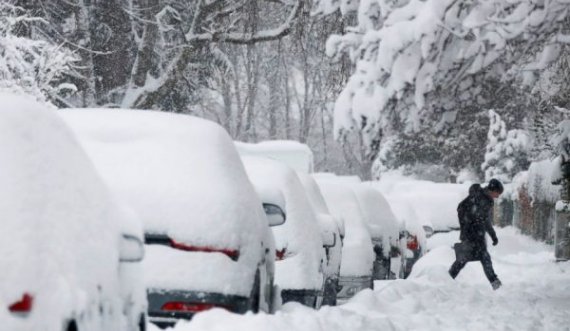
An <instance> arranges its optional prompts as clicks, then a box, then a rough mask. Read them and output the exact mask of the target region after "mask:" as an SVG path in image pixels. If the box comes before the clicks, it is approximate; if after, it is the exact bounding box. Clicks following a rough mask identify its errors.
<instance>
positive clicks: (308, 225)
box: [242, 156, 324, 308]
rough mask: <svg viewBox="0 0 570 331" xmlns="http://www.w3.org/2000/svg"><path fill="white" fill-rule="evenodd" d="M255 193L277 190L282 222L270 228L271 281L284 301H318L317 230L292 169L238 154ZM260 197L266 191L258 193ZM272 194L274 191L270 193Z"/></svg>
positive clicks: (319, 257) (320, 287)
mask: <svg viewBox="0 0 570 331" xmlns="http://www.w3.org/2000/svg"><path fill="white" fill-rule="evenodd" d="M242 159H243V163H244V165H245V168H246V170H247V173H248V175H249V178H250V180H251V182H252V183H253V184H254V186H255V187H256V189H257V191H258V192H275V191H278V192H281V194H282V196H283V197H284V198H285V214H286V218H287V220H286V222H285V223H284V224H283V225H280V226H275V227H273V228H272V230H273V234H274V236H275V247H276V257H275V258H276V263H275V266H276V276H275V282H276V284H277V285H278V286H279V287H280V289H281V298H282V301H283V302H284V303H286V302H290V301H296V302H300V303H302V304H304V305H306V306H309V307H315V308H318V307H320V305H321V304H322V299H323V286H324V276H323V270H322V264H321V260H322V259H323V254H322V246H323V242H322V239H321V232H320V228H319V223H318V221H317V217H316V215H315V214H314V212H313V210H312V208H311V205H310V203H309V200H308V198H307V195H306V193H305V191H304V189H303V186H302V185H301V183H300V181H299V178H298V177H297V175H296V174H295V172H294V171H293V170H292V169H291V168H289V167H287V166H286V165H284V164H283V163H280V162H277V161H274V160H271V159H267V158H264V157H247V156H245V157H242ZM260 195H261V196H262V198H263V197H265V196H266V195H267V193H261V194H260ZM272 195H273V196H274V195H275V194H272Z"/></svg>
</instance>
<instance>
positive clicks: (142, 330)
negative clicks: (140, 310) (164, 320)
mask: <svg viewBox="0 0 570 331" xmlns="http://www.w3.org/2000/svg"><path fill="white" fill-rule="evenodd" d="M139 331H146V318H145V317H144V314H141V317H140V318H139Z"/></svg>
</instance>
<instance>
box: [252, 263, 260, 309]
mask: <svg viewBox="0 0 570 331" xmlns="http://www.w3.org/2000/svg"><path fill="white" fill-rule="evenodd" d="M260 278H261V277H260V275H259V269H258V270H257V272H256V273H255V280H254V281H253V288H252V289H251V295H250V297H249V302H250V304H249V310H251V311H252V312H254V313H257V312H259V305H260V303H261V298H260V297H259V296H260V295H261V291H260V288H259V286H260Z"/></svg>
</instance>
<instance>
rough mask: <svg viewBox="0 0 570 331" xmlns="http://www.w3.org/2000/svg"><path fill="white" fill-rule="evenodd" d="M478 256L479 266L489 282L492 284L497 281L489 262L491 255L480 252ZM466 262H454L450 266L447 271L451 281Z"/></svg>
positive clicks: (485, 251)
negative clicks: (481, 266) (480, 265)
mask: <svg viewBox="0 0 570 331" xmlns="http://www.w3.org/2000/svg"><path fill="white" fill-rule="evenodd" d="M480 254H481V255H480V257H481V259H480V261H481V264H482V265H483V271H484V272H485V276H487V279H488V280H489V282H491V283H492V282H494V281H495V280H497V275H496V274H495V270H493V262H491V255H489V252H487V250H484V251H482V252H481V253H480ZM467 262H468V261H463V260H455V262H454V263H453V265H451V269H449V274H450V275H451V277H453V279H455V277H457V275H458V274H459V272H460V271H461V269H463V267H465V265H466V264H467Z"/></svg>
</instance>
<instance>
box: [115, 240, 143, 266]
mask: <svg viewBox="0 0 570 331" xmlns="http://www.w3.org/2000/svg"><path fill="white" fill-rule="evenodd" d="M119 246H120V247H119V261H121V262H140V261H142V259H143V257H144V244H143V242H142V241H141V240H140V239H139V238H137V237H135V236H132V235H128V234H123V236H122V237H121V243H120V245H119Z"/></svg>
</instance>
